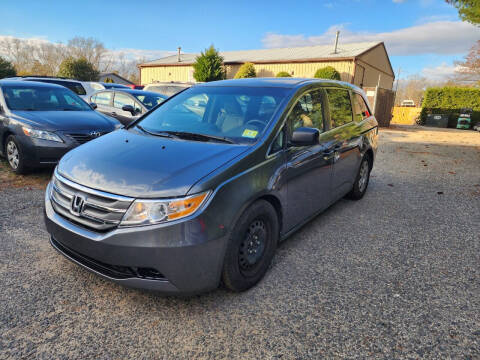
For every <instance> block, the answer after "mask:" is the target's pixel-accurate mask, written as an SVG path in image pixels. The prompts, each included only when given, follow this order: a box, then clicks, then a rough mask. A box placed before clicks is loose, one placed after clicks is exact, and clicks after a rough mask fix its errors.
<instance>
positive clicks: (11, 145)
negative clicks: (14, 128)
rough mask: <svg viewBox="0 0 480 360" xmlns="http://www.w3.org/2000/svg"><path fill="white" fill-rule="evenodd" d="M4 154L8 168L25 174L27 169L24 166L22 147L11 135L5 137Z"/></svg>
mask: <svg viewBox="0 0 480 360" xmlns="http://www.w3.org/2000/svg"><path fill="white" fill-rule="evenodd" d="M5 155H6V157H7V161H8V164H9V165H10V168H11V169H12V170H13V171H14V172H15V173H17V174H25V173H26V172H27V170H28V169H27V167H26V166H25V161H24V156H23V152H22V149H21V147H20V145H19V144H18V141H17V139H16V138H15V136H13V135H10V136H9V137H7V141H6V142H5Z"/></svg>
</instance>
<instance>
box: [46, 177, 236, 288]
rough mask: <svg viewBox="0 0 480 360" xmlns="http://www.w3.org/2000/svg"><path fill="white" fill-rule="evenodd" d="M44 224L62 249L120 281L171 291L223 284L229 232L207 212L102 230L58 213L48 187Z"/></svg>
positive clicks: (78, 260) (98, 271)
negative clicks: (172, 220) (167, 222)
mask: <svg viewBox="0 0 480 360" xmlns="http://www.w3.org/2000/svg"><path fill="white" fill-rule="evenodd" d="M49 186H50V185H49ZM45 224H46V227H47V230H48V232H49V233H50V235H51V244H52V246H53V247H54V248H55V249H56V250H57V251H59V252H60V253H61V254H63V255H64V256H66V257H67V258H68V259H70V260H72V261H73V262H75V263H77V264H79V265H81V266H82V267H84V268H86V269H87V270H89V271H92V272H93V273H95V274H97V275H100V276H102V277H104V278H106V279H109V280H112V281H114V282H116V283H119V284H121V285H125V286H128V287H133V288H140V289H148V290H155V291H159V292H162V293H171V294H175V293H176V294H194V293H199V292H204V291H208V290H212V289H214V288H216V287H218V284H219V281H220V273H221V268H222V264H223V257H224V252H225V246H226V239H227V236H226V234H225V231H222V230H221V229H219V227H218V226H216V227H214V224H213V223H212V220H211V217H209V216H208V214H205V213H202V214H200V215H198V216H197V217H195V218H193V219H190V220H186V221H183V222H182V221H179V222H176V223H171V224H161V225H152V226H143V227H131V228H116V229H114V230H112V231H110V232H107V233H98V232H93V231H90V230H88V229H86V228H84V227H81V226H79V225H76V224H73V223H72V222H70V221H68V220H67V219H65V218H63V217H62V216H60V215H59V214H57V213H56V212H55V211H54V209H53V208H52V206H51V204H50V199H49V189H47V191H46V195H45Z"/></svg>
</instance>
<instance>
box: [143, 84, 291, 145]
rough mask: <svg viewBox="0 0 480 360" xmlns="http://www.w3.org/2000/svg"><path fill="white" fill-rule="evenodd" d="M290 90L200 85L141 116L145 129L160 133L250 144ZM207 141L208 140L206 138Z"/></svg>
mask: <svg viewBox="0 0 480 360" xmlns="http://www.w3.org/2000/svg"><path fill="white" fill-rule="evenodd" d="M287 91H288V89H285V88H275V87H271V88H268V87H263V88H261V87H240V86H238V87H234V86H231V87H230V86H221V87H220V86H219V87H214V86H199V87H193V88H190V89H188V90H186V91H184V92H182V93H181V94H179V95H177V96H175V97H173V98H172V99H170V100H168V101H167V102H166V103H164V104H163V105H161V106H160V107H158V108H157V109H156V110H154V111H153V112H152V113H150V114H149V115H147V116H146V117H145V118H144V119H142V120H141V121H140V122H139V123H138V125H139V128H140V129H142V130H143V131H146V132H148V133H151V134H154V135H155V134H158V135H168V134H171V135H174V136H178V137H182V134H183V135H185V134H187V135H190V139H192V137H191V135H192V134H196V135H200V136H197V137H194V139H195V140H199V141H201V140H202V139H209V138H210V139H217V140H218V139H224V140H226V141H228V142H231V143H238V144H251V143H254V142H256V141H257V139H258V138H259V137H260V136H261V135H262V134H263V132H264V131H265V129H266V128H267V125H268V123H269V122H270V121H271V119H272V117H273V115H274V113H275V112H276V110H277V109H278V107H279V106H280V104H281V102H282V100H283V99H284V98H285V96H286V94H287ZM205 141H207V140H205Z"/></svg>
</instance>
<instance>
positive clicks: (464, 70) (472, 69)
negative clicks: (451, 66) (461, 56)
mask: <svg viewBox="0 0 480 360" xmlns="http://www.w3.org/2000/svg"><path fill="white" fill-rule="evenodd" d="M455 64H456V65H458V69H457V71H456V73H457V74H456V75H457V77H456V79H457V80H460V81H464V82H468V81H470V82H472V83H474V82H478V81H479V80H480V40H478V41H477V42H476V43H475V44H474V45H473V46H472V48H471V49H470V51H469V52H468V54H467V55H466V56H465V60H464V61H457V62H455Z"/></svg>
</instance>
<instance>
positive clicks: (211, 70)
mask: <svg viewBox="0 0 480 360" xmlns="http://www.w3.org/2000/svg"><path fill="white" fill-rule="evenodd" d="M193 77H194V78H195V80H197V81H202V82H207V81H215V80H223V79H225V70H224V68H223V57H222V56H220V54H219V53H218V51H217V50H216V49H215V48H214V47H213V45H210V47H209V48H208V49H205V51H204V52H203V51H202V53H201V54H200V56H197V58H196V59H195V63H194V64H193Z"/></svg>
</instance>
